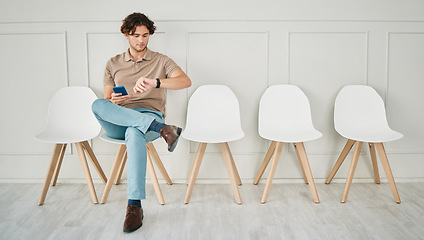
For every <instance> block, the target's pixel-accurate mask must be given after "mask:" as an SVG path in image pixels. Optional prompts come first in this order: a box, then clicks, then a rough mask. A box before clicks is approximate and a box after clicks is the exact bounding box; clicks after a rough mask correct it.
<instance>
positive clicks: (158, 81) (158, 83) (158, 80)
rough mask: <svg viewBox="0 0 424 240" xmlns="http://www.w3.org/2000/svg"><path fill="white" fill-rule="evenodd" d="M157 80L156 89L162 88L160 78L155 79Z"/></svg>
mask: <svg viewBox="0 0 424 240" xmlns="http://www.w3.org/2000/svg"><path fill="white" fill-rule="evenodd" d="M155 79H156V88H160V79H159V78H155Z"/></svg>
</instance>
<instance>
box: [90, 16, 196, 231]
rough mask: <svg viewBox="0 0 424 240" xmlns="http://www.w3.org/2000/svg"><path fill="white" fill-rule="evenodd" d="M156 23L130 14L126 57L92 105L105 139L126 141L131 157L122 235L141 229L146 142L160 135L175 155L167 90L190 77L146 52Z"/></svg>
mask: <svg viewBox="0 0 424 240" xmlns="http://www.w3.org/2000/svg"><path fill="white" fill-rule="evenodd" d="M155 30H156V27H155V26H154V22H153V21H151V20H150V19H149V18H148V17H147V16H145V15H144V14H141V13H132V14H130V15H129V16H127V17H126V18H125V19H124V20H123V24H122V26H121V32H122V33H123V34H124V35H125V37H126V38H127V39H128V43H129V48H128V50H127V51H126V52H124V53H122V54H118V55H116V56H115V57H112V58H111V59H110V60H109V61H108V62H107V64H106V70H105V74H104V99H98V100H96V101H95V102H94V103H93V106H92V109H93V113H94V115H95V116H96V118H97V119H98V121H99V122H100V124H101V126H102V127H103V129H104V130H105V131H106V134H107V135H108V136H109V137H111V138H117V139H125V144H126V147H127V157H128V190H127V195H128V206H127V214H126V218H125V222H124V228H123V230H124V232H132V231H135V230H137V229H138V228H140V227H141V226H142V224H143V223H142V220H143V209H142V207H141V199H145V198H146V194H145V178H146V163H147V151H146V143H147V142H149V141H152V140H154V139H156V138H158V137H159V136H160V137H162V138H163V139H164V140H165V141H166V143H167V144H168V150H169V151H170V152H172V151H173V150H174V149H175V146H176V145H177V142H178V139H179V136H180V134H181V128H179V127H176V126H172V125H166V124H165V123H164V117H165V103H166V96H165V91H164V89H175V90H177V89H184V88H187V87H190V86H191V80H190V78H189V77H188V76H187V75H186V74H185V73H184V72H183V71H182V70H181V68H180V67H179V66H178V65H177V64H176V63H175V62H174V61H173V60H172V59H170V58H169V57H167V56H165V55H163V54H160V53H157V52H153V51H151V50H150V49H148V48H147V44H148V42H149V37H150V35H153V34H154V32H155ZM115 86H124V87H125V89H126V90H127V93H128V94H127V95H123V94H122V93H115V92H114V91H113V87H115Z"/></svg>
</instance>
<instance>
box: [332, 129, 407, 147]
mask: <svg viewBox="0 0 424 240" xmlns="http://www.w3.org/2000/svg"><path fill="white" fill-rule="evenodd" d="M339 134H340V135H341V136H343V137H345V138H348V139H352V140H355V141H360V142H371V143H377V142H390V141H394V140H398V139H401V138H402V137H403V134H402V133H399V132H396V131H393V130H392V129H381V128H367V129H365V128H361V129H353V128H352V129H349V130H345V131H343V132H339Z"/></svg>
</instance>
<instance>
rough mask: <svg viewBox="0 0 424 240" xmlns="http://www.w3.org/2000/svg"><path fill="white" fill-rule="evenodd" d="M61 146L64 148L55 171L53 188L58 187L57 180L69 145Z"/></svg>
mask: <svg viewBox="0 0 424 240" xmlns="http://www.w3.org/2000/svg"><path fill="white" fill-rule="evenodd" d="M61 145H62V148H61V150H60V154H59V158H58V161H57V165H56V168H55V170H54V174H53V178H52V182H51V185H52V186H56V183H57V178H58V177H59V172H60V167H61V166H62V161H63V157H64V156H65V151H66V146H67V144H61Z"/></svg>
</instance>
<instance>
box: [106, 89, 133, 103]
mask: <svg viewBox="0 0 424 240" xmlns="http://www.w3.org/2000/svg"><path fill="white" fill-rule="evenodd" d="M127 99H130V95H125V96H122V93H114V92H113V93H112V94H111V99H110V101H111V102H112V103H115V104H117V105H121V103H123V102H124V101H126V100H127Z"/></svg>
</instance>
